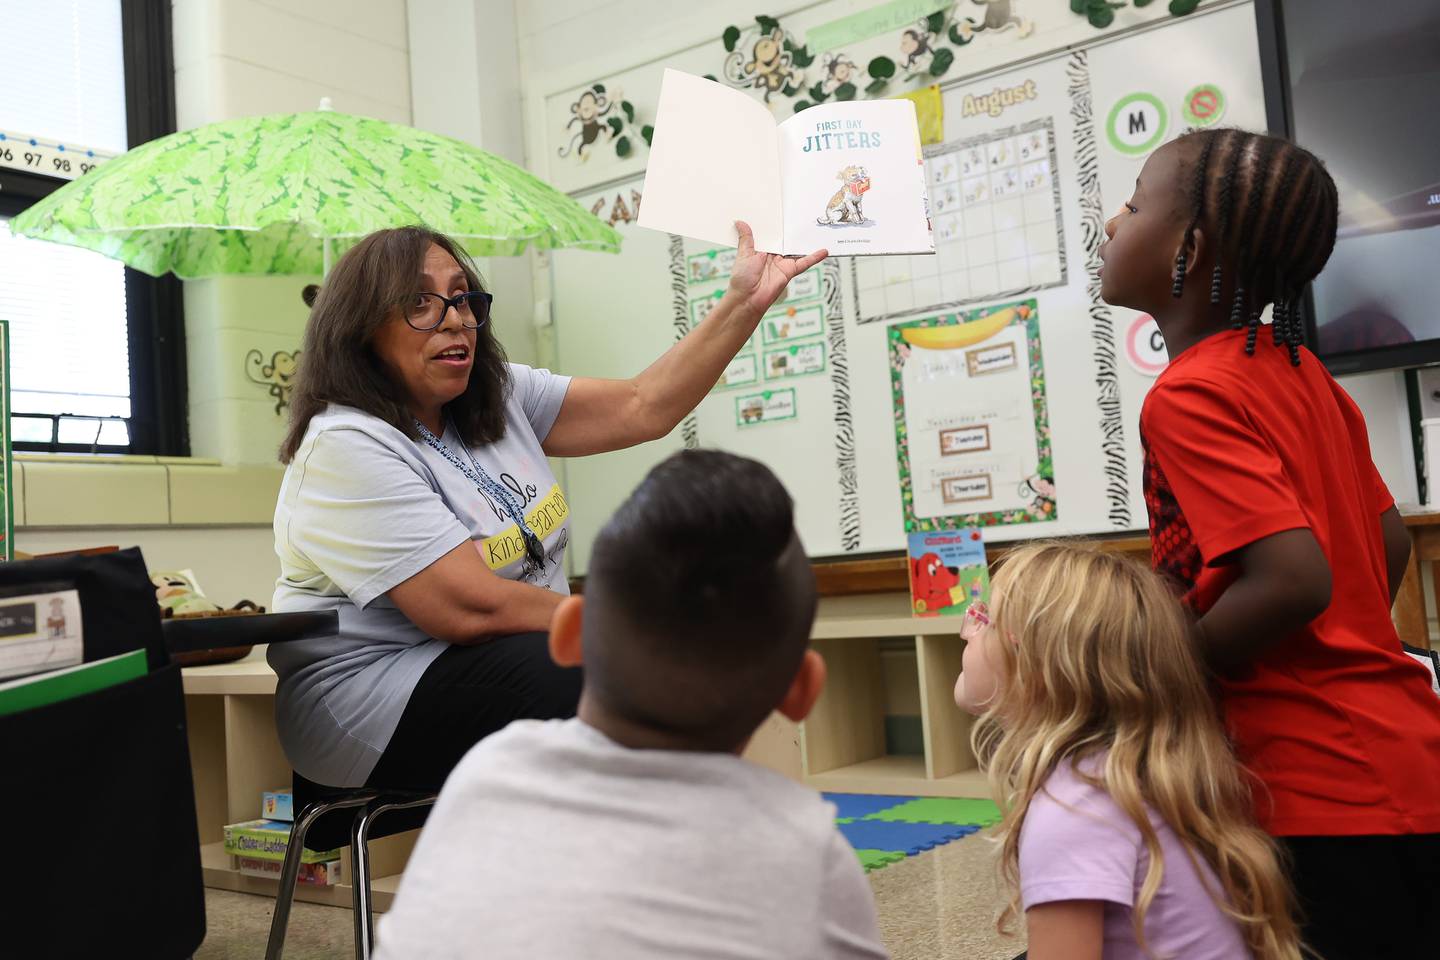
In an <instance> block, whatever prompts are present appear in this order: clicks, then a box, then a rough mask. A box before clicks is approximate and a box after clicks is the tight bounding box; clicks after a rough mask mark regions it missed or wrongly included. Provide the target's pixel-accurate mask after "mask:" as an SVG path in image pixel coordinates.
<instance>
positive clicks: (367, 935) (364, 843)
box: [350, 796, 435, 960]
mask: <svg viewBox="0 0 1440 960" xmlns="http://www.w3.org/2000/svg"><path fill="white" fill-rule="evenodd" d="M434 803H435V798H434V797H433V796H429V797H422V798H419V799H415V800H403V801H398V802H394V803H385V802H383V801H382V802H379V803H376V804H373V805H371V806H369V807H366V808H365V810H364V811H362V812H361V813H360V815H359V816H357V817H356V818H355V823H354V825H353V826H352V828H351V835H350V859H351V861H352V862H353V863H354V864H355V865H356V866H355V870H354V874H355V875H354V876H352V877H351V878H350V884H351V886H350V890H351V893H352V896H353V900H352V902H353V905H354V914H355V960H370V953H371V952H372V951H373V950H374V949H375V904H374V900H373V897H372V896H371V892H370V881H371V879H372V878H371V876H370V828H371V827H373V826H374V825H375V821H376V820H379V819H380V817H381V816H382V815H384V814H386V813H389V812H390V811H391V810H411V809H414V808H415V807H428V806H431V805H432V804H434ZM361 864H363V865H364V866H363V870H364V873H363V874H362V873H361V870H362V867H361Z"/></svg>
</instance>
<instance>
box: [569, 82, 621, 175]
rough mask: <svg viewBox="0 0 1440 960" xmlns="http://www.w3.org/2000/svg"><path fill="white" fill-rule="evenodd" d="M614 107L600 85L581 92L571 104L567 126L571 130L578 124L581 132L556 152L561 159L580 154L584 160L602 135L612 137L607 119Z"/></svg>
mask: <svg viewBox="0 0 1440 960" xmlns="http://www.w3.org/2000/svg"><path fill="white" fill-rule="evenodd" d="M614 106H615V104H614V102H613V101H611V100H610V99H609V98H608V97H607V96H605V88H604V87H603V86H601V85H600V84H598V83H597V84H595V85H594V86H591V87H587V88H586V89H585V90H583V91H581V93H580V96H579V97H578V98H577V99H576V100H575V102H574V103H572V104H570V120H569V122H568V123H566V124H565V129H566V130H569V129H570V128H571V127H573V126H575V124H577V123H578V124H580V130H579V132H577V133H575V134H574V135H572V136H571V137H570V142H569V143H568V144H566V145H565V146H563V147H561V148H560V149H559V150H557V151H556V152H557V153H558V154H559V155H560V156H561V157H568V156H570V155H571V154H572V153H574V154H578V155H579V157H580V159H582V160H584V159H585V158H586V157H587V156H588V155H589V154H587V153H586V150H587V148H589V147H590V145H591V144H593V143H594V142H595V141H596V140H598V139H600V134H602V133H603V134H605V136H607V137H609V136H610V135H611V128H610V127H609V126H608V125H607V124H606V122H605V118H606V117H607V116H608V115H609V113H610V111H611V109H612V108H613V107H614Z"/></svg>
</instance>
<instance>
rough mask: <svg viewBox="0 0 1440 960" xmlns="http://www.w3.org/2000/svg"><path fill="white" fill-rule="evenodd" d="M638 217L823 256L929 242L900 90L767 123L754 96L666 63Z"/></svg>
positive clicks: (922, 249) (772, 249)
mask: <svg viewBox="0 0 1440 960" xmlns="http://www.w3.org/2000/svg"><path fill="white" fill-rule="evenodd" d="M642 195H643V196H644V198H645V200H644V202H643V203H642V204H641V205H640V216H639V224H640V226H642V227H650V228H652V229H655V230H663V231H665V232H667V233H678V234H680V235H681V236H686V237H693V238H695V239H698V240H707V241H710V242H712V243H728V244H732V245H733V244H734V243H735V242H736V232H735V221H736V220H744V221H745V222H746V223H749V224H750V227H751V229H752V230H754V232H755V248H756V249H757V250H762V251H765V252H767V253H783V254H791V255H804V254H807V253H810V252H811V251H813V250H818V249H820V248H821V247H824V248H825V249H827V250H829V251H830V255H831V256H865V255H870V254H886V253H892V254H917V253H934V252H935V243H934V240H933V238H932V236H931V232H930V213H929V201H928V198H927V195H926V186H925V167H924V156H923V155H922V153H921V150H920V131H919V127H918V125H917V123H916V120H915V105H914V104H913V103H911V102H910V101H909V100H866V101H862V102H846V103H827V104H821V105H819V106H814V107H809V108H808V109H806V110H804V111H802V112H800V113H797V114H795V115H794V116H793V117H790V118H789V119H788V120H786V121H784V122H783V123H780V124H778V125H777V124H776V123H775V118H774V117H773V116H771V114H770V111H769V109H768V108H767V107H766V106H765V105H764V104H762V103H760V102H759V101H758V100H755V99H753V98H752V97H750V96H747V95H746V94H744V93H741V92H740V91H738V90H732V89H730V88H729V87H726V86H724V85H722V84H720V83H716V82H715V81H713V80H706V79H704V78H703V77H696V76H692V75H690V74H688V73H682V72H680V71H678V70H666V71H665V77H664V81H663V82H662V85H661V88H660V103H659V105H658V107H657V108H656V113H655V135H654V138H653V142H652V143H651V147H650V159H649V164H648V166H647V167H646V171H645V187H644V191H643V194H642Z"/></svg>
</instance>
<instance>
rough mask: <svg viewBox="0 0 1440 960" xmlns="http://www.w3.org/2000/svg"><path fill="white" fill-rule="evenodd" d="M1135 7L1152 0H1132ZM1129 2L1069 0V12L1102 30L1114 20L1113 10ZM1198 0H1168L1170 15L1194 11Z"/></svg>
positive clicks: (1146, 4) (1176, 15)
mask: <svg viewBox="0 0 1440 960" xmlns="http://www.w3.org/2000/svg"><path fill="white" fill-rule="evenodd" d="M1132 2H1133V3H1134V4H1135V6H1136V7H1148V6H1150V4H1151V3H1152V2H1154V0H1132ZM1126 6H1129V4H1127V3H1124V2H1120V3H1116V2H1112V0H1070V12H1071V13H1074V14H1078V15H1079V16H1082V17H1084V18H1085V19H1087V20H1089V21H1090V26H1092V27H1095V28H1096V29H1097V30H1104V29H1105V28H1106V27H1108V26H1110V24H1112V23H1114V22H1115V11H1116V10H1120V9H1123V8H1124V7H1126ZM1198 6H1200V0H1170V6H1169V10H1170V15H1171V16H1175V17H1183V16H1186V15H1187V14H1191V13H1194V12H1195V8H1196V7H1198Z"/></svg>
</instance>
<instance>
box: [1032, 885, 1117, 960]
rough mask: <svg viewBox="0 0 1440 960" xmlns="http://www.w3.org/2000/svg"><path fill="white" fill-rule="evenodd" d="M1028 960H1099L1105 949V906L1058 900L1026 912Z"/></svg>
mask: <svg viewBox="0 0 1440 960" xmlns="http://www.w3.org/2000/svg"><path fill="white" fill-rule="evenodd" d="M1025 936H1026V938H1027V939H1028V940H1029V941H1030V943H1029V948H1028V951H1027V953H1026V956H1027V957H1028V958H1029V960H1100V956H1101V952H1102V951H1103V950H1104V947H1105V904H1104V903H1103V902H1101V901H1099V900H1057V901H1055V902H1054V903H1041V904H1037V905H1036V906H1033V907H1031V908H1030V909H1029V910H1026V911H1025Z"/></svg>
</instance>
